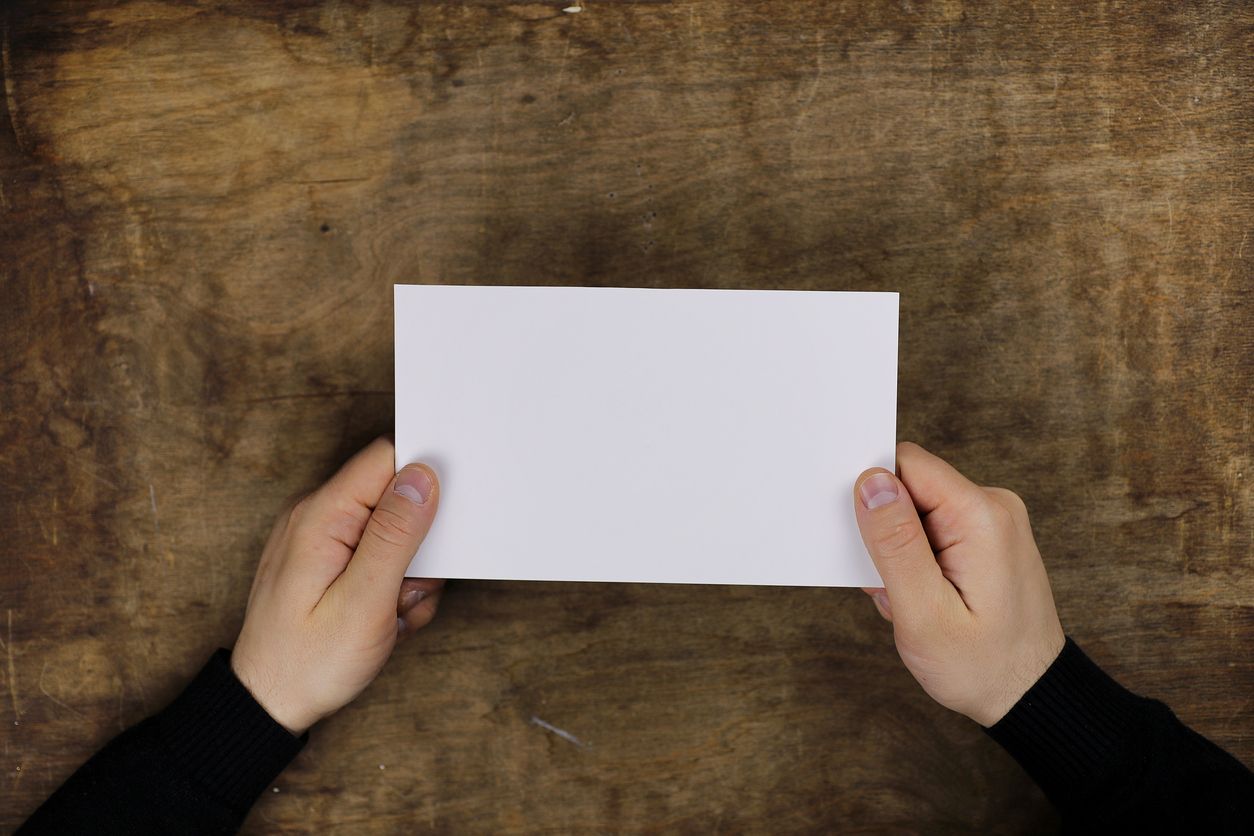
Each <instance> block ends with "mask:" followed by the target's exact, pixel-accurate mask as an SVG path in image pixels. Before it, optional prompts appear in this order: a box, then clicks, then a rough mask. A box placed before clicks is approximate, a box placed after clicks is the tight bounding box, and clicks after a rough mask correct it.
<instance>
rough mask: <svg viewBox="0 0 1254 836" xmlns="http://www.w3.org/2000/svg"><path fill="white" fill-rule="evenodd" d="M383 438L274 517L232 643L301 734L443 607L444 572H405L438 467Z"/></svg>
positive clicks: (246, 677) (430, 509)
mask: <svg viewBox="0 0 1254 836" xmlns="http://www.w3.org/2000/svg"><path fill="white" fill-rule="evenodd" d="M394 457H395V450H394V448H393V445H392V442H391V441H390V440H388V439H386V438H380V439H376V440H375V441H374V442H372V443H371V444H370V445H369V446H367V447H366V448H365V449H364V450H362V451H361V452H359V453H358V454H357V455H355V456H353V458H351V459H350V460H349V461H348V462H347V463H346V464H345V465H344V466H343V467H342V468H340V471H339V472H338V473H336V474H335V475H334V476H332V477H331V479H330V480H329V481H328V482H327V483H326V484H325V485H323V486H322V487H320V488H318V489H317V490H316V491H314V492H313V493H311V494H309V495H308V496H306V497H305V498H303V499H301V500H300V501H299V502H297V503H296V505H295V506H294V507H293V508H292V509H291V510H290V511H288V512H287V513H285V514H282V515H281V516H280V517H279V520H278V522H277V523H275V526H274V530H273V531H272V532H271V534H270V539H269V541H268V542H267V543H266V546H265V549H264V550H263V551H262V553H261V564H260V566H258V568H257V576H256V579H255V580H254V581H253V588H252V592H251V593H250V594H249V596H248V609H247V612H246V613H245V615H244V627H243V629H242V630H241V631H240V635H239V640H238V641H237V642H236V644H235V650H234V651H233V652H232V654H231V667H232V668H233V669H234V671H235V675H236V676H238V677H239V679H240V681H241V682H242V683H243V684H244V686H245V687H246V688H247V689H248V690H249V692H250V693H251V694H252V695H253V697H255V698H256V700H257V702H259V703H260V704H261V706H262V707H263V708H265V710H266V711H267V712H269V714H270V716H271V717H273V718H274V719H275V720H276V721H277V722H278V723H280V724H282V725H283V726H284V727H285V728H286V729H287V730H288V731H290V732H292V733H293V734H297V735H299V734H303V733H304V732H305V730H306V729H308V728H309V727H310V726H312V725H313V724H314V723H316V722H317V721H318V720H321V719H322V718H323V717H326V716H327V715H329V714H331V713H333V712H335V711H336V710H337V709H339V708H340V707H342V706H344V705H346V704H347V703H348V702H350V701H351V700H352V699H353V698H354V697H356V696H357V695H358V694H360V693H361V692H362V691H363V690H365V688H366V686H367V685H369V684H370V683H371V682H372V681H373V680H374V678H375V676H377V675H378V673H379V671H380V670H381V669H382V668H383V664H384V662H386V661H387V659H388V656H389V655H391V653H392V648H393V647H394V646H395V645H396V641H397V639H398V638H400V637H402V636H404V635H407V634H409V633H412V632H414V631H415V630H418V629H419V628H421V627H423V626H425V625H426V624H427V623H428V622H429V621H431V619H432V618H434V617H435V611H436V607H437V606H438V605H439V601H440V593H441V590H442V589H443V586H444V581H442V580H430V579H420V580H417V579H407V578H405V570H406V568H407V567H408V566H409V561H410V559H411V558H412V557H413V556H414V552H415V551H417V550H418V547H419V546H420V545H421V544H422V540H423V538H424V537H425V536H426V534H427V531H428V530H429V529H430V527H431V521H432V520H433V519H434V517H435V512H436V508H437V507H438V505H439V499H440V487H439V482H438V481H437V479H436V475H435V473H434V471H432V470H431V468H429V467H427V466H426V465H422V464H415V465H408V466H406V467H405V468H403V469H402V470H401V471H400V472H399V473H394V471H393V467H394V464H393V462H394Z"/></svg>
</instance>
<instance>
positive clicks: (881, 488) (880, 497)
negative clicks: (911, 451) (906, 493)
mask: <svg viewBox="0 0 1254 836" xmlns="http://www.w3.org/2000/svg"><path fill="white" fill-rule="evenodd" d="M858 494H859V495H860V496H861V497H862V504H863V505H865V506H866V507H867V508H868V509H871V508H878V507H880V506H881V505H887V504H888V503H890V502H892V501H893V500H894V499H896V498H897V480H896V479H894V478H893V477H891V476H889V475H888V474H887V473H876V474H875V475H873V476H871V477H869V478H867V479H866V480H864V481H863V482H862V484H861V485H859V486H858Z"/></svg>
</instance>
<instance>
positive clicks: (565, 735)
mask: <svg viewBox="0 0 1254 836" xmlns="http://www.w3.org/2000/svg"><path fill="white" fill-rule="evenodd" d="M531 723H532V725H535V726H539V727H540V728H542V729H544V730H545V731H549V732H552V733H553V734H555V735H557V736H558V737H560V738H561V739H562V740H565V741H567V742H568V743H573V744H575V745H576V746H578V747H579V748H580V749H591V748H592V744H591V743H584V742H583V741H582V740H580V739H579V738H577V737H575V736H574V735H573V734H571V733H570V732H568V731H566V730H565V729H559V728H558V727H557V726H555V725H553V724H552V723H546V722H544V721H543V720H541V719H540V718H539V717H537V716H535V715H534V714H533V715H531Z"/></svg>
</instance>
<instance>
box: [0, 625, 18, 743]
mask: <svg viewBox="0 0 1254 836" xmlns="http://www.w3.org/2000/svg"><path fill="white" fill-rule="evenodd" d="M8 620H9V638H8V641H0V645H3V646H4V655H5V656H6V657H7V658H8V668H7V670H8V673H7V674H6V676H7V678H8V680H9V699H11V700H12V701H13V725H15V726H17V725H20V724H21V722H22V712H21V709H20V708H19V707H18V702H17V666H16V665H14V664H13V610H8Z"/></svg>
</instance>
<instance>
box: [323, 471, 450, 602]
mask: <svg viewBox="0 0 1254 836" xmlns="http://www.w3.org/2000/svg"><path fill="white" fill-rule="evenodd" d="M439 502H440V485H439V482H438V481H437V479H436V475H435V471H433V470H432V469H431V468H429V467H427V466H426V465H424V464H413V465H408V466H406V467H405V468H404V469H402V470H401V472H400V473H398V474H396V478H395V479H393V480H392V482H391V484H390V485H388V487H387V489H386V490H384V491H383V495H382V496H381V497H379V498H378V502H377V503H376V505H375V508H374V512H373V513H372V514H371V515H370V519H369V520H368V521H367V522H366V528H365V530H364V531H363V532H362V535H361V542H360V543H358V544H357V550H356V551H355V552H354V553H353V557H352V559H351V560H350V561H349V562H348V567H347V568H345V570H344V574H342V575H340V577H339V578H338V579H337V580H336V581H335V584H334V586H335V587H339V588H340V589H341V590H342V593H341V594H344V595H347V596H349V597H350V598H351V600H353V601H354V602H355V604H357V605H359V606H362V607H368V608H372V609H375V611H376V612H377V611H378V609H381V608H384V607H392V606H395V604H396V601H397V595H398V593H399V590H400V588H401V581H402V580H404V578H405V569H406V568H407V567H408V566H409V563H410V561H411V560H413V557H414V554H415V553H416V552H417V551H418V547H419V546H420V545H422V540H423V538H424V537H426V536H427V531H429V530H430V528H431V521H432V520H433V519H434V518H435V512H436V508H437V507H438V506H439Z"/></svg>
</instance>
